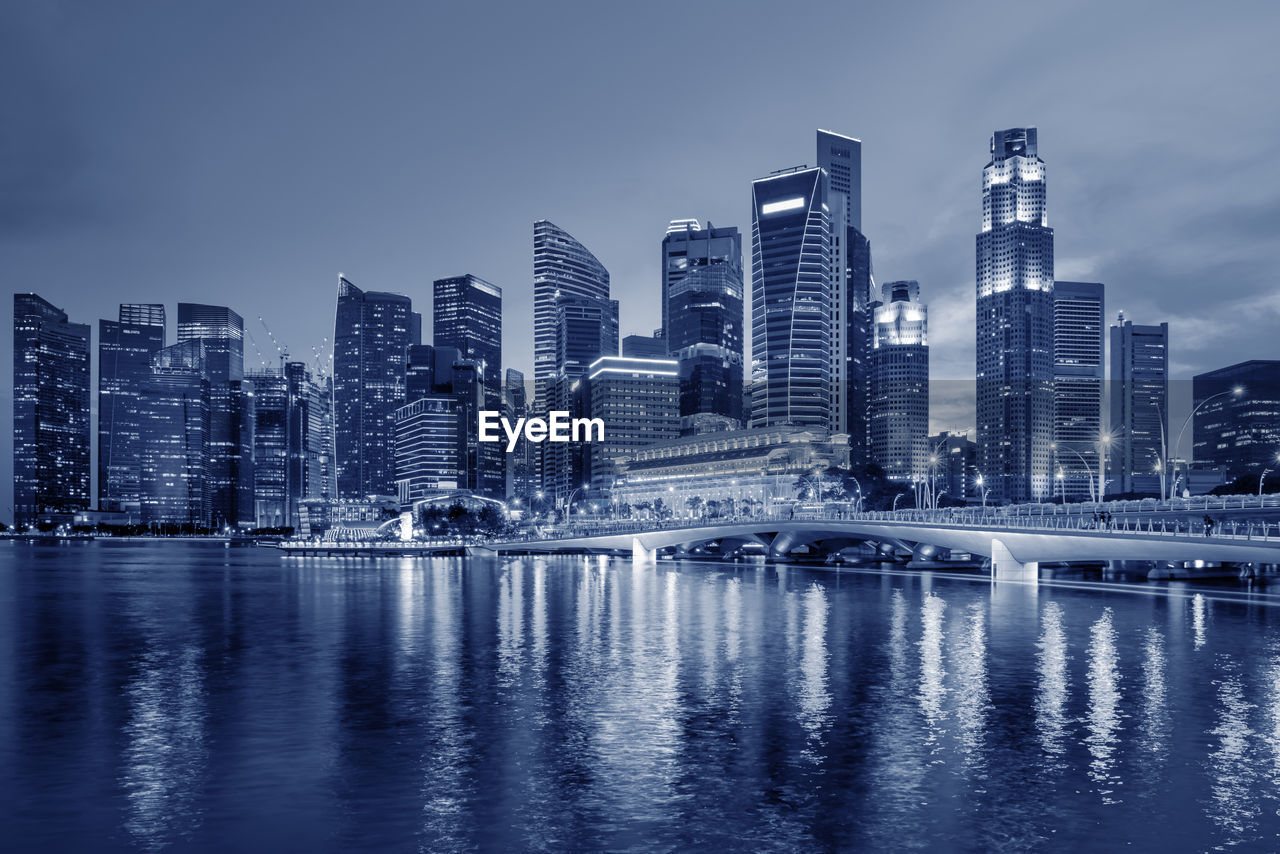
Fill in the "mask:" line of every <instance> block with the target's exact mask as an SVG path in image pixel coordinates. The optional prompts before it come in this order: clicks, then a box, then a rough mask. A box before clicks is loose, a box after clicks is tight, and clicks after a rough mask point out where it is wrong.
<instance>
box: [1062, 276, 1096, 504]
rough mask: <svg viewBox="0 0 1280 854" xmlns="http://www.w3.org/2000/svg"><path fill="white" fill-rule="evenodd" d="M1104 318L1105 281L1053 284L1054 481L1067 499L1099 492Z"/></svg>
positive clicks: (1081, 497)
mask: <svg viewBox="0 0 1280 854" xmlns="http://www.w3.org/2000/svg"><path fill="white" fill-rule="evenodd" d="M1105 317H1106V314H1105V306H1104V288H1103V285H1102V283H1101V282H1054V284H1053V452H1054V457H1055V458H1054V461H1053V483H1054V495H1055V496H1057V497H1059V498H1061V499H1063V500H1067V499H1073V500H1077V501H1083V500H1085V499H1088V498H1090V497H1091V496H1093V495H1096V492H1095V490H1096V481H1097V471H1098V453H1099V449H1100V447H1102V443H1103V429H1104V425H1103V423H1102V372H1103V364H1104V361H1105V357H1106V321H1105V319H1104V318H1105ZM1103 450H1104V451H1105V448H1103ZM1091 484H1093V488H1091Z"/></svg>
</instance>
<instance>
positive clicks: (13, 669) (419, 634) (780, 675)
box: [0, 542, 1280, 852]
mask: <svg viewBox="0 0 1280 854" xmlns="http://www.w3.org/2000/svg"><path fill="white" fill-rule="evenodd" d="M1277 604H1280V596H1272V595H1268V594H1266V593H1249V592H1246V591H1245V590H1244V589H1243V588H1241V587H1239V586H1238V585H1234V584H1231V585H1224V586H1221V587H1212V586H1199V587H1197V586H1194V585H1185V584H1181V583H1172V584H1165V585H1159V586H1157V585H1154V584H1113V585H1103V584H1097V585H1072V584H1052V583H1050V584H1041V585H1039V586H1034V585H1025V584H1017V583H1007V582H1005V583H997V584H993V583H992V582H991V581H990V580H987V579H984V578H979V577H975V576H966V575H962V574H943V573H932V574H931V573H928V572H900V571H850V570H844V571H841V572H835V571H832V570H827V569H817V568H812V569H810V568H803V567H795V566H783V565H774V564H765V563H746V564H719V563H699V562H680V563H677V562H667V561H660V562H658V563H657V564H656V565H655V564H648V565H643V564H635V565H633V563H632V562H631V561H630V560H619V559H611V558H603V557H553V558H541V557H513V558H433V559H414V558H386V559H368V558H362V559H356V558H298V557H283V556H281V555H279V554H278V553H277V552H275V551H273V550H270V549H264V548H252V547H235V548H222V547H221V546H214V545H209V544H200V543H179V542H167V543H166V542H156V543H139V542H132V543H111V542H93V543H65V544H61V545H55V544H48V545H28V544H24V543H15V542H0V828H2V829H3V830H2V832H3V833H4V834H5V840H4V842H3V843H0V844H2V845H3V847H4V848H5V849H6V850H22V851H26V850H38V851H42V852H50V851H62V850H77V851H91V850H92V851H111V850H150V851H158V850H175V851H223V850H240V851H256V850H262V851H401V850H404V851H413V850H428V851H435V850H459V849H462V850H547V851H559V850H605V849H608V850H644V851H652V850H657V851H686V850H709V849H715V850H720V851H727V850H761V851H767V850H775V851H805V850H815V851H817V850H832V849H844V850H866V851H871V850H876V851H886V850H920V851H937V850H944V851H952V850H953V851H992V850H1008V851H1024V850H1045V851H1049V850H1054V851H1078V850H1091V851H1109V850H1121V849H1123V850H1152V851H1174V850H1177V851H1182V850H1210V849H1215V848H1223V849H1229V850H1237V851H1253V850H1257V851H1275V850H1278V849H1280V611H1278V610H1277V609H1276V605H1277Z"/></svg>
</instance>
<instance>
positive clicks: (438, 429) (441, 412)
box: [396, 395, 461, 510]
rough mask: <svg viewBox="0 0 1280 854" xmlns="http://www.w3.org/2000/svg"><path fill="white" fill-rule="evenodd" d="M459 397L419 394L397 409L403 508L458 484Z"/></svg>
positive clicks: (398, 474)
mask: <svg viewBox="0 0 1280 854" xmlns="http://www.w3.org/2000/svg"><path fill="white" fill-rule="evenodd" d="M458 424H459V408H458V401H457V399H456V398H454V397H453V396H452V395H432V396H428V397H420V398H418V399H416V400H414V401H413V402H412V403H407V404H405V405H404V406H402V407H400V408H399V409H397V410H396V497H397V499H398V500H399V502H400V508H401V509H402V510H409V509H411V508H412V507H413V505H414V504H415V503H416V502H419V501H421V500H423V499H424V498H430V497H432V496H436V495H442V494H447V493H450V492H454V491H455V490H457V489H458V488H459V485H460V484H459V471H460V454H459V452H460V450H461V443H460V441H459V434H458Z"/></svg>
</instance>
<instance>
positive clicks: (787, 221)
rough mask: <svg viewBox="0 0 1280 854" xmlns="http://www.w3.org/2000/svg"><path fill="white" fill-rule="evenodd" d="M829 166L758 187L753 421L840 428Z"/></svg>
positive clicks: (754, 204) (754, 219) (755, 190)
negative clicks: (834, 405)
mask: <svg viewBox="0 0 1280 854" xmlns="http://www.w3.org/2000/svg"><path fill="white" fill-rule="evenodd" d="M823 176H824V173H823V170H821V169H804V168H801V169H794V170H791V171H788V172H783V173H779V174H775V175H770V176H769V177H767V178H761V179H759V180H757V181H754V182H752V185H751V197H752V198H751V426H752V427H768V426H773V425H776V424H796V425H815V426H818V427H822V428H824V429H830V428H831V427H832V419H831V341H832V336H831V306H832V294H831V290H832V285H831V221H830V217H829V214H828V211H827V205H826V182H825V181H824V180H823Z"/></svg>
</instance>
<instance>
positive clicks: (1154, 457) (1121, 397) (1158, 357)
mask: <svg viewBox="0 0 1280 854" xmlns="http://www.w3.org/2000/svg"><path fill="white" fill-rule="evenodd" d="M1110 418H1111V425H1110V427H1111V430H1112V431H1113V432H1114V434H1115V435H1114V437H1113V438H1112V440H1111V452H1110V453H1111V465H1110V472H1109V473H1108V475H1107V479H1109V480H1110V481H1111V485H1110V487H1107V488H1105V489H1104V494H1105V493H1107V492H1114V493H1118V494H1122V495H1123V494H1127V493H1130V492H1146V493H1151V494H1156V493H1159V492H1160V487H1161V476H1160V475H1161V468H1162V467H1167V466H1168V465H1169V461H1168V460H1166V459H1162V457H1163V455H1164V451H1163V450H1162V449H1163V448H1164V447H1165V445H1166V444H1167V445H1169V446H1170V448H1169V451H1170V453H1176V449H1174V448H1173V447H1172V445H1173V437H1170V436H1168V429H1169V427H1168V425H1169V324H1167V323H1161V324H1160V325H1159V326H1138V325H1135V324H1134V323H1133V321H1131V320H1125V319H1124V314H1123V313H1122V314H1120V316H1119V318H1118V319H1117V320H1116V323H1115V325H1114V326H1112V327H1111V405H1110Z"/></svg>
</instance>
